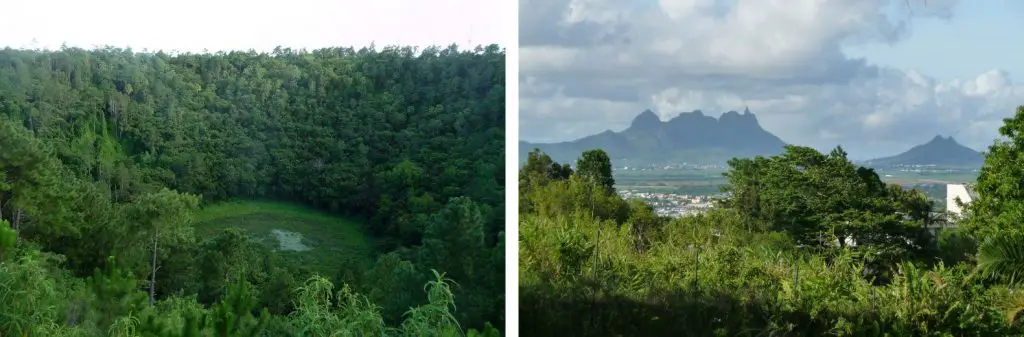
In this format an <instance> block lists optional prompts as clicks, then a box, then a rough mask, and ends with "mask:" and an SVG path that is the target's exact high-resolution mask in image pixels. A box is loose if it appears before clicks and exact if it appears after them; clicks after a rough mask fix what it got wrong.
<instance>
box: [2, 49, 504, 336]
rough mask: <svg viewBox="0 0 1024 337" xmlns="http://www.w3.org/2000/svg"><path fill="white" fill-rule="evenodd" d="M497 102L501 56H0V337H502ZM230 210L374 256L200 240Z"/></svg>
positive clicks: (64, 52) (242, 237) (100, 52)
mask: <svg viewBox="0 0 1024 337" xmlns="http://www.w3.org/2000/svg"><path fill="white" fill-rule="evenodd" d="M504 83H505V51H504V50H502V49H500V48H499V47H498V46H496V45H491V46H487V47H477V48H476V49H475V50H460V49H458V48H457V47H456V46H451V47H447V48H437V47H431V48H427V49H424V50H416V49H414V48H409V47H387V48H383V49H381V50H378V49H377V48H376V47H373V46H371V47H368V48H363V49H359V50H355V49H352V48H329V49H319V50H314V51H305V50H301V51H298V50H291V49H283V48H277V49H275V50H274V51H273V52H270V53H257V52H252V51H250V52H221V53H216V54H209V53H207V54H191V53H185V54H173V55H172V54H167V53H163V52H155V53H153V52H145V53H138V52H133V51H132V50H125V49H116V48H105V49H95V50H83V49H77V48H63V49H61V50H59V51H41V50H18V49H10V48H8V49H3V50H0V224H2V226H0V335H2V336H23V335H25V336H100V335H111V336H183V335H184V336H259V335H262V336H383V335H388V336H393V335H404V336H462V335H467V334H468V335H487V336H494V335H497V334H498V330H500V329H502V328H503V326H504V321H503V316H504V313H503V310H504V298H503V296H502V293H503V289H504V288H503V280H504V271H503V270H504V269H503V266H502V265H503V261H504V244H503V240H504V239H503V223H504V211H503V210H504V187H503V186H504V148H505V146H504V140H505V137H504V125H505V111H504V107H505V89H504ZM239 200H242V201H245V200H253V201H264V202H271V203H282V204H284V203H286V204H289V205H299V206H302V207H307V208H308V209H309V210H310V212H322V213H324V214H328V215H329V216H334V217H337V218H339V219H341V218H343V219H349V220H350V221H352V222H353V223H358V224H359V226H358V227H359V228H358V229H356V230H355V232H354V233H357V234H358V233H366V235H367V236H368V237H369V238H370V241H372V249H371V252H369V253H367V255H368V258H367V259H366V260H365V261H364V260H359V259H355V258H353V259H349V260H341V261H342V262H339V263H337V265H328V266H326V269H327V271H325V270H324V269H323V268H321V269H315V268H311V267H310V266H308V265H306V264H304V263H296V260H295V259H291V258H290V256H289V255H287V254H283V253H281V252H279V251H278V250H277V249H276V248H275V247H274V246H273V245H271V244H264V241H261V238H260V237H259V236H258V235H255V234H253V233H251V232H249V231H247V230H246V229H244V227H245V226H231V227H230V228H223V229H221V230H218V231H215V232H213V233H208V232H201V231H199V230H197V228H198V227H197V226H198V224H199V223H200V221H199V220H200V216H199V214H201V213H202V212H204V210H205V209H208V207H211V206H214V205H224V204H225V203H228V202H237V201H239ZM229 205H230V204H229ZM260 214H264V215H265V214H267V213H253V214H252V216H251V217H249V218H238V219H241V220H238V219H236V223H239V224H242V225H244V224H246V223H250V222H256V221H266V219H265V218H261V215H260ZM207 222H209V221H207ZM313 239H316V238H313ZM326 256H328V257H331V256H332V255H331V254H328V255H326ZM321 262H322V261H321ZM318 268H319V267H318Z"/></svg>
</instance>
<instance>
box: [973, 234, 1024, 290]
mask: <svg viewBox="0 0 1024 337" xmlns="http://www.w3.org/2000/svg"><path fill="white" fill-rule="evenodd" d="M974 273H975V274H977V275H979V276H981V277H983V278H990V279H998V280H1001V281H1003V282H1005V283H1007V284H1009V285H1013V286H1016V285H1019V284H1021V283H1024V232H1021V231H1017V230H1013V231H1007V232H1005V233H1000V234H999V235H994V236H992V237H991V238H989V239H988V240H986V241H985V242H984V243H982V244H981V247H979V248H978V265H977V266H976V267H975V271H974Z"/></svg>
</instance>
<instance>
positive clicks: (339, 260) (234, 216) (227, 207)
mask: <svg viewBox="0 0 1024 337" xmlns="http://www.w3.org/2000/svg"><path fill="white" fill-rule="evenodd" d="M196 220H197V225H196V232H197V234H199V235H200V236H201V237H209V235H210V234H213V233H216V232H217V231H220V230H222V229H224V228H229V227H238V228H242V229H245V230H247V231H248V232H249V233H250V235H252V236H253V237H255V238H257V239H260V240H261V241H262V242H265V243H268V244H270V245H271V246H272V247H273V248H274V249H277V248H278V241H277V238H276V237H275V236H274V235H273V234H272V233H271V231H272V230H274V229H278V230H285V231H290V232H297V233H300V234H302V236H303V244H305V245H306V246H310V247H312V250H309V251H302V252H296V251H280V253H281V254H282V255H283V256H284V257H285V258H286V259H288V260H289V261H292V262H293V263H297V264H298V265H300V266H304V267H309V268H310V269H311V270H312V271H315V272H319V273H321V274H323V275H324V276H328V277H330V276H332V275H334V273H336V272H337V271H338V269H339V268H342V267H343V266H345V265H347V264H348V261H352V262H359V263H364V264H369V263H370V262H371V258H372V250H373V249H372V242H371V241H370V240H371V239H370V238H369V237H368V236H367V235H366V234H364V233H363V232H362V230H361V229H360V225H359V224H358V223H356V222H354V221H351V220H347V219H344V218H339V217H336V216H333V215H329V214H325V213H323V212H319V211H316V210H313V209H310V208H307V207H304V206H300V205H295V204H289V203H279V202H266V201H233V202H224V203H218V204H214V205H209V206H206V207H205V208H203V209H202V210H201V211H200V212H199V214H197V219H196Z"/></svg>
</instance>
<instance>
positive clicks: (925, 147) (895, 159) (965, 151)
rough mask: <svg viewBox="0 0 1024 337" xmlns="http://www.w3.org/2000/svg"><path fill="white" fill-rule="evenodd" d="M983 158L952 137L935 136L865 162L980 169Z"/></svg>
mask: <svg viewBox="0 0 1024 337" xmlns="http://www.w3.org/2000/svg"><path fill="white" fill-rule="evenodd" d="M984 161H985V158H984V157H983V156H982V154H981V153H980V152H978V151H975V150H973V149H971V148H968V147H966V146H963V145H961V144H960V143H957V141H956V140H954V139H953V137H942V136H935V138H932V140H930V141H928V142H927V143H924V144H921V145H917V146H914V147H912V148H910V150H907V151H906V152H903V153H900V154H898V155H895V156H891V157H885V158H878V159H872V160H869V161H867V162H865V164H866V165H868V166H872V167H886V166H903V165H937V166H947V167H981V164H982V163H983V162H984Z"/></svg>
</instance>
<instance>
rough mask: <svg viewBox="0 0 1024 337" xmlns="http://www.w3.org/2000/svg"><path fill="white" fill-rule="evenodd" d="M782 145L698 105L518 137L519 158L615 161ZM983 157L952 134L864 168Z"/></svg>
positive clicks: (656, 160)
mask: <svg viewBox="0 0 1024 337" xmlns="http://www.w3.org/2000/svg"><path fill="white" fill-rule="evenodd" d="M785 145H786V143H785V142H783V141H782V140H781V139H779V137H776V136H775V135H774V134H772V133H771V132H768V131H766V130H764V129H763V128H761V125H760V123H758V121H757V117H756V116H754V114H753V113H751V112H750V110H749V109H744V111H743V112H742V113H739V112H736V111H729V112H726V113H724V114H722V115H721V117H719V118H714V117H711V116H707V115H704V113H703V112H701V111H700V110H694V111H691V112H683V113H680V114H679V115H677V116H676V117H674V118H672V119H670V120H668V121H662V120H661V119H660V118H658V115H656V114H655V113H654V112H652V111H651V110H645V111H644V112H641V113H640V114H639V115H637V116H636V118H634V119H633V122H632V123H631V124H630V125H629V127H628V128H626V129H625V130H623V131H620V132H614V131H611V130H606V131H604V132H601V133H598V134H595V135H590V136H587V137H583V138H580V139H577V140H573V141H567V142H560V143H530V142H524V141H521V142H519V160H520V162H525V160H526V158H527V154H528V153H529V152H530V151H532V150H533V149H535V148H537V149H540V150H541V151H543V152H544V153H547V154H548V155H549V156H550V157H551V159H552V160H554V161H556V162H561V163H572V162H574V161H575V160H576V159H577V158H579V156H580V154H582V153H583V151H586V150H591V149H603V150H604V151H605V152H607V153H608V156H609V157H610V158H611V159H612V162H613V163H614V164H615V165H651V164H655V165H661V164H683V163H685V164H691V165H708V164H711V165H715V164H719V165H720V164H724V163H725V162H726V161H728V160H729V159H730V158H733V157H754V156H772V155H776V154H780V153H782V152H783V150H784V146H785ZM983 162H984V157H983V156H982V154H981V153H980V152H978V151H975V150H973V149H970V148H968V147H966V146H963V145H961V144H960V143H957V142H956V140H954V139H953V138H952V137H942V136H935V138H933V139H932V140H931V141H929V142H927V143H924V144H921V145H917V146H914V147H913V148H911V149H909V150H907V151H906V152H903V153H901V154H898V155H895V156H891V157H885V158H878V159H872V160H868V161H865V162H863V163H862V164H863V165H865V166H869V167H876V168H880V167H887V166H888V167H891V166H900V165H929V164H933V165H938V166H945V167H980V166H981V164H982V163H983Z"/></svg>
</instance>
